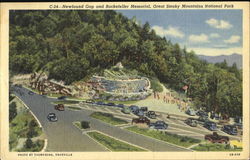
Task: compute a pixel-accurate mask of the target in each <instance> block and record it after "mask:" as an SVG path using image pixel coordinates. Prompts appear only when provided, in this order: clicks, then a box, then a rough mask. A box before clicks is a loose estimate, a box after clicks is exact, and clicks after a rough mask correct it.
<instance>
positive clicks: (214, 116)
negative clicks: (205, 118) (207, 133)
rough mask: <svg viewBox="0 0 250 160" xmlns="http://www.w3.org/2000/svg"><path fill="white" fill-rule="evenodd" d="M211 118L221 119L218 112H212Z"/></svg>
mask: <svg viewBox="0 0 250 160" xmlns="http://www.w3.org/2000/svg"><path fill="white" fill-rule="evenodd" d="M210 118H211V119H216V120H220V116H219V114H217V113H213V114H211V116H210Z"/></svg>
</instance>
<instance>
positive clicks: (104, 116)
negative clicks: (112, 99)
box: [90, 112, 128, 125]
mask: <svg viewBox="0 0 250 160" xmlns="http://www.w3.org/2000/svg"><path fill="white" fill-rule="evenodd" d="M90 116H91V117H93V118H96V119H99V120H101V121H103V122H106V123H109V124H112V125H119V124H127V123H128V122H127V121H125V120H122V119H119V118H116V117H114V116H113V115H112V114H109V113H102V112H94V113H92V114H91V115H90Z"/></svg>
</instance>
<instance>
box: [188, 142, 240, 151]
mask: <svg viewBox="0 0 250 160" xmlns="http://www.w3.org/2000/svg"><path fill="white" fill-rule="evenodd" d="M192 149H193V150H195V151H242V148H231V147H230V145H226V144H213V143H207V144H199V145H198V146H195V147H193V148H192Z"/></svg>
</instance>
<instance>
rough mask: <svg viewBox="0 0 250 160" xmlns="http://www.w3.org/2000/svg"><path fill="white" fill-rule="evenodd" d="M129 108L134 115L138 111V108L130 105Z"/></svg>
mask: <svg viewBox="0 0 250 160" xmlns="http://www.w3.org/2000/svg"><path fill="white" fill-rule="evenodd" d="M129 108H130V110H131V112H132V113H135V112H136V111H137V110H139V107H138V106H136V105H131V106H129Z"/></svg>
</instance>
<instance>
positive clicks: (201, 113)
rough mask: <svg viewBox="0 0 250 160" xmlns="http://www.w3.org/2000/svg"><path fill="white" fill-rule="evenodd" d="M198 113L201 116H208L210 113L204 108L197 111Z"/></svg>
mask: <svg viewBox="0 0 250 160" xmlns="http://www.w3.org/2000/svg"><path fill="white" fill-rule="evenodd" d="M196 115H197V116H200V117H208V113H207V112H205V111H202V110H199V111H197V112H196Z"/></svg>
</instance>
